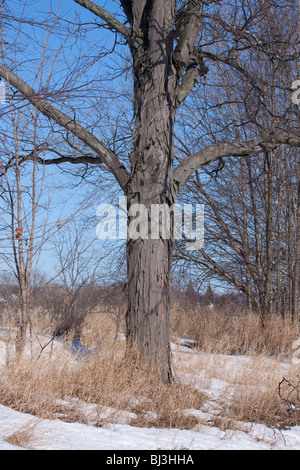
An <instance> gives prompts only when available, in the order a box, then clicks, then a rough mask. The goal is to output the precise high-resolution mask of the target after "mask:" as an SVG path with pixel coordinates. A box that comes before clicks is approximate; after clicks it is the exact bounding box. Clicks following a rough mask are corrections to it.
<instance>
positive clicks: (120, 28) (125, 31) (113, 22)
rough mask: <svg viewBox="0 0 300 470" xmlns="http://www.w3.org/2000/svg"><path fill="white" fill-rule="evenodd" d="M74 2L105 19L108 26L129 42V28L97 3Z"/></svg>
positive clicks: (83, 0) (78, 0)
mask: <svg viewBox="0 0 300 470" xmlns="http://www.w3.org/2000/svg"><path fill="white" fill-rule="evenodd" d="M74 2H75V3H78V5H80V6H82V7H84V8H86V9H87V10H89V11H90V12H92V13H94V15H96V16H98V17H99V18H101V19H102V20H103V21H105V23H106V24H107V25H108V26H109V27H110V28H112V29H113V30H114V31H117V32H118V33H120V34H122V36H123V37H124V38H125V39H126V41H128V43H130V42H131V30H130V28H127V26H125V25H124V24H123V23H121V21H119V20H117V19H116V18H115V17H114V16H112V15H111V14H110V13H108V12H107V11H106V10H104V9H103V8H101V7H99V5H96V4H95V3H94V2H91V1H90V0H74Z"/></svg>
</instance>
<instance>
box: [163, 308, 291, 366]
mask: <svg viewBox="0 0 300 470" xmlns="http://www.w3.org/2000/svg"><path fill="white" fill-rule="evenodd" d="M171 325H172V335H173V339H176V338H178V337H181V338H190V339H193V340H195V341H196V343H197V344H198V348H199V349H200V350H201V351H205V352H210V353H213V354H242V355H260V354H262V355H266V356H276V357H284V356H290V353H291V345H292V343H293V341H295V340H296V339H297V337H298V331H297V328H296V326H295V324H293V323H292V321H291V319H289V318H286V319H285V320H283V319H282V317H280V316H277V315H272V316H270V317H269V318H266V319H265V324H264V326H263V325H262V322H261V319H260V317H259V315H257V314H254V313H252V314H249V313H246V311H245V310H242V309H240V308H239V307H237V306H235V305H234V304H233V305H232V306H227V307H226V308H225V309H224V308H222V307H214V308H212V309H210V308H209V307H200V308H199V307H193V306H192V305H191V306H189V308H186V307H183V306H182V305H180V304H178V305H174V306H173V308H172V312H171Z"/></svg>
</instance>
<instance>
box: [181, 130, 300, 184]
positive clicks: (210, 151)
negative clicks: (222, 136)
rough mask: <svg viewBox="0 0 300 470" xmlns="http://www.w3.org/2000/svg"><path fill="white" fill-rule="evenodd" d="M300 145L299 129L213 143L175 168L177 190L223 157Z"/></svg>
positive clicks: (243, 155) (241, 155) (253, 153)
mask: <svg viewBox="0 0 300 470" xmlns="http://www.w3.org/2000/svg"><path fill="white" fill-rule="evenodd" d="M284 144H285V145H289V146H292V147H300V133H299V131H297V129H294V130H292V131H290V132H285V131H281V130H278V131H277V132H275V133H274V134H273V135H272V136H270V138H269V139H267V138H265V139H257V140H250V141H248V142H242V141H237V142H232V143H228V142H219V143H217V144H212V145H210V146H208V147H206V148H204V149H202V150H200V151H199V152H196V153H195V154H194V155H191V156H189V157H186V158H184V159H183V160H182V162H181V163H180V165H179V166H178V167H177V168H176V169H175V170H174V173H173V178H174V182H175V184H176V185H177V192H178V191H179V190H180V188H181V187H182V186H183V185H184V184H185V183H186V182H187V180H188V179H189V178H190V176H192V175H193V174H194V173H195V171H196V170H197V169H198V168H200V167H202V166H204V165H207V164H208V163H211V162H212V161H214V160H216V159H218V158H222V157H245V156H247V155H255V154H257V153H261V152H266V151H270V150H274V149H275V148H277V147H279V146H280V145H284Z"/></svg>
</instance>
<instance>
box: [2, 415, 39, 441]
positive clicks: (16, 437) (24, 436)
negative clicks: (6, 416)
mask: <svg viewBox="0 0 300 470" xmlns="http://www.w3.org/2000/svg"><path fill="white" fill-rule="evenodd" d="M44 440H45V435H44V433H43V432H42V431H41V429H40V420H39V419H36V418H34V419H32V420H30V421H29V422H28V423H26V424H25V425H23V426H21V427H20V428H19V429H17V430H16V431H13V432H12V433H10V434H7V435H5V436H4V441H6V442H8V443H9V444H12V445H14V446H18V447H21V448H25V449H33V448H34V447H35V446H36V445H37V442H39V443H40V442H42V441H44Z"/></svg>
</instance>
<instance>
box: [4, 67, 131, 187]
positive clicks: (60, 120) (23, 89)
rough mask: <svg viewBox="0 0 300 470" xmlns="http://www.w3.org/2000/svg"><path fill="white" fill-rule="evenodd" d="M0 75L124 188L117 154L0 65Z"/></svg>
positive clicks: (124, 176) (123, 171) (123, 172)
mask: <svg viewBox="0 0 300 470" xmlns="http://www.w3.org/2000/svg"><path fill="white" fill-rule="evenodd" d="M0 77H2V78H3V79H5V80H7V81H8V82H9V83H10V85H12V86H13V87H14V88H16V89H17V90H18V91H19V92H20V93H21V94H22V95H23V96H24V97H25V98H26V99H27V100H28V101H29V103H31V104H32V105H33V106H34V107H35V108H36V109H37V110H38V111H40V112H41V113H42V114H43V115H44V116H47V117H48V118H50V119H53V120H54V121H55V122H56V123H57V124H59V125H60V126H62V127H64V128H65V129H66V130H68V131H70V132H72V134H74V135H75V136H76V137H77V138H78V139H79V140H81V141H82V142H83V143H84V144H86V145H87V146H88V147H90V148H91V149H92V150H94V152H96V153H97V154H98V155H99V157H100V159H101V162H102V163H104V164H105V165H106V166H107V167H108V169H109V170H110V171H111V172H112V173H113V174H114V176H115V177H116V179H117V181H118V183H119V184H120V186H121V188H122V189H124V188H125V186H126V183H127V181H128V179H129V173H128V172H127V170H126V168H125V167H124V165H123V164H122V163H121V162H120V160H119V159H118V157H117V155H116V154H115V153H114V152H113V151H112V150H110V149H109V148H107V147H106V145H105V144H104V143H103V142H101V141H100V140H99V139H98V138H97V137H95V136H94V135H93V134H91V133H90V132H89V131H88V130H87V129H85V128H84V127H82V126H81V125H80V124H79V123H77V122H76V121H75V120H73V119H71V118H70V117H69V116H67V115H66V114H64V113H63V112H62V111H60V110H59V109H57V108H55V107H54V106H52V105H50V104H49V103H47V102H46V101H45V100H44V99H43V98H42V97H41V96H40V95H39V94H38V93H36V92H35V91H34V90H33V89H32V88H31V87H30V86H29V85H28V84H27V83H26V82H24V80H22V79H21V78H20V77H18V76H17V75H15V74H14V73H13V72H12V71H10V70H8V69H7V68H5V67H3V66H2V65H0ZM72 163H83V162H82V159H81V158H80V157H76V159H75V157H74V160H73V161H72Z"/></svg>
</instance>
